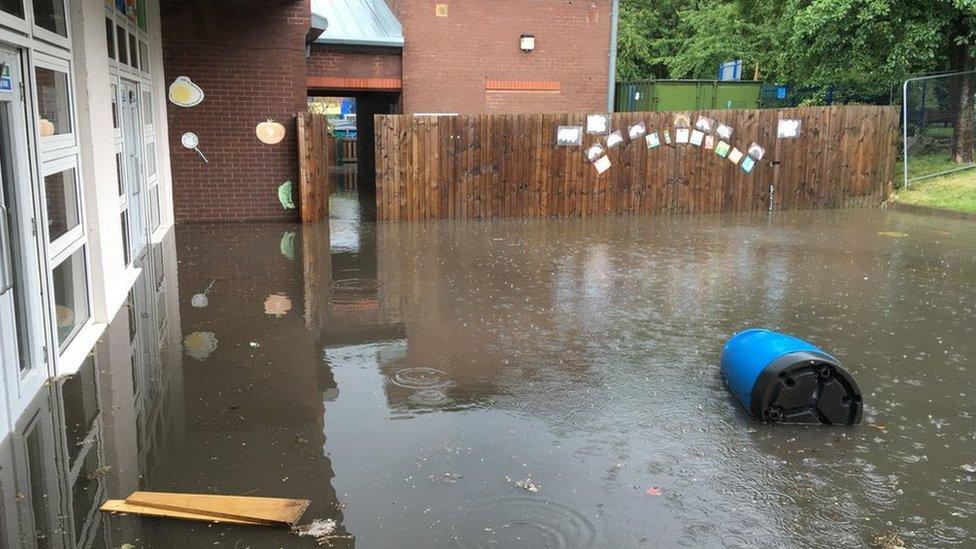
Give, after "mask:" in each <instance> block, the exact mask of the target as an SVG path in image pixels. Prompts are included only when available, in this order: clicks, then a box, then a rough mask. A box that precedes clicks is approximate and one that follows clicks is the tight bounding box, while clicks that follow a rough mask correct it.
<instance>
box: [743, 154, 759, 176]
mask: <svg viewBox="0 0 976 549" xmlns="http://www.w3.org/2000/svg"><path fill="white" fill-rule="evenodd" d="M755 165H756V161H755V160H753V159H752V157H751V156H747V157H745V158H743V159H742V163H741V164H739V168H741V169H742V171H744V172H746V173H749V172H751V171H752V168H753V167H754V166H755Z"/></svg>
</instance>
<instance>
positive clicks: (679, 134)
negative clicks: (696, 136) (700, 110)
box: [674, 128, 691, 143]
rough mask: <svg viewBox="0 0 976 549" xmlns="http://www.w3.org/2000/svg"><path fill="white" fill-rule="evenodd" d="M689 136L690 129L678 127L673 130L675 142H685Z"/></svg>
mask: <svg viewBox="0 0 976 549" xmlns="http://www.w3.org/2000/svg"><path fill="white" fill-rule="evenodd" d="M690 137H691V130H689V129H688V128H678V129H676V130H674V142H675V143H687V142H688V139H689V138H690Z"/></svg>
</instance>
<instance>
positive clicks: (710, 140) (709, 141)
mask: <svg viewBox="0 0 976 549" xmlns="http://www.w3.org/2000/svg"><path fill="white" fill-rule="evenodd" d="M705 148H706V149H708V150H712V149H714V148H715V138H714V137H712V136H711V135H706V136H705Z"/></svg>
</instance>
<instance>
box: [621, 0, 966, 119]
mask: <svg viewBox="0 0 976 549" xmlns="http://www.w3.org/2000/svg"><path fill="white" fill-rule="evenodd" d="M619 43H620V50H619V52H618V53H619V55H618V58H619V62H618V75H617V76H618V79H620V80H634V79H640V78H648V77H666V78H714V76H715V74H716V72H717V70H718V66H719V64H720V63H722V62H724V61H730V60H733V59H742V60H743V65H744V66H743V72H744V73H745V74H744V76H746V77H747V78H748V77H751V76H752V72H753V70H754V69H755V67H756V66H757V65H758V66H759V69H760V77H761V79H763V80H766V81H776V82H780V83H786V84H790V85H793V86H797V87H807V86H808V87H813V88H823V87H826V86H828V85H833V86H836V87H847V88H851V89H856V90H858V91H859V93H863V94H875V95H883V94H884V95H886V94H887V92H888V90H889V88H890V86H891V85H892V84H893V83H894V82H897V81H899V80H901V79H904V78H906V77H907V76H909V75H912V74H918V73H923V72H930V71H936V70H945V69H947V68H949V59H950V56H951V52H952V49H953V48H957V47H963V48H968V49H970V50H972V47H973V44H974V43H976V0H911V1H906V0H666V1H661V2H651V1H647V0H621V14H620V34H619ZM970 54H972V51H970ZM822 100H823V97H822V96H818V95H817V94H816V93H814V94H812V95H811V96H810V99H809V101H810V102H813V103H816V102H818V101H822Z"/></svg>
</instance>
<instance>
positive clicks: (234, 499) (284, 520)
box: [125, 492, 309, 526]
mask: <svg viewBox="0 0 976 549" xmlns="http://www.w3.org/2000/svg"><path fill="white" fill-rule="evenodd" d="M125 501H126V503H129V504H134V505H142V506H147V507H155V508H157V509H168V510H173V511H182V512H188V513H197V514H205V515H210V516H213V517H221V518H229V519H242V520H247V521H253V522H260V523H264V524H281V525H287V526H294V525H295V523H296V522H298V519H299V518H300V517H301V516H302V513H304V512H305V509H307V508H308V504H309V501H308V500H307V499H286V498H265V497H251V496H222V495H210V494H177V493H170V492H133V493H132V495H130V496H129V497H128V498H126V500H125Z"/></svg>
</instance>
